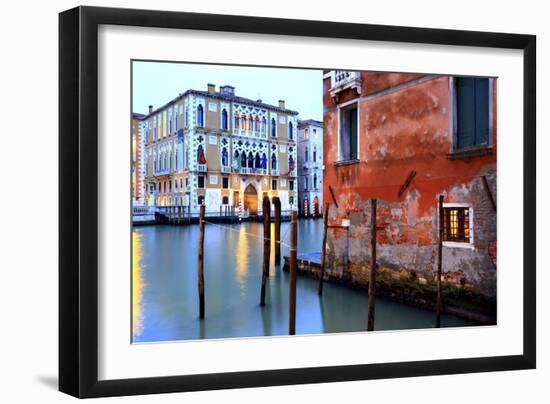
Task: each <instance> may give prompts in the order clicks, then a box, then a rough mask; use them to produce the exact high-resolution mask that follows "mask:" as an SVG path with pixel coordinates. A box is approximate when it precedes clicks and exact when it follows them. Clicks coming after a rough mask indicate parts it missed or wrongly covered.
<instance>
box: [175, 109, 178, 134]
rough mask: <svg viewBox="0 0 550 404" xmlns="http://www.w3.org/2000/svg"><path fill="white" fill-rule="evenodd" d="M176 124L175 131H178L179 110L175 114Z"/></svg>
mask: <svg viewBox="0 0 550 404" xmlns="http://www.w3.org/2000/svg"><path fill="white" fill-rule="evenodd" d="M174 126H175V128H174V131H176V132H177V131H178V113H177V112H176V113H175V114H174Z"/></svg>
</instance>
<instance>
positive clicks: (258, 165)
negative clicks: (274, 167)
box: [254, 153, 262, 168]
mask: <svg viewBox="0 0 550 404" xmlns="http://www.w3.org/2000/svg"><path fill="white" fill-rule="evenodd" d="M261 165H262V161H261V160H260V153H256V156H255V157H254V167H255V168H262V167H261Z"/></svg>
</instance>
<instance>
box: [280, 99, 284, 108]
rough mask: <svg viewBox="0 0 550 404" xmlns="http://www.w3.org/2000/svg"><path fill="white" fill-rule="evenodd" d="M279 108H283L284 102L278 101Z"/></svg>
mask: <svg viewBox="0 0 550 404" xmlns="http://www.w3.org/2000/svg"><path fill="white" fill-rule="evenodd" d="M279 108H283V109H284V108H285V100H279Z"/></svg>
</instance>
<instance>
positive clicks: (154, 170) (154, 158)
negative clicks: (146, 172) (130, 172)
mask: <svg viewBox="0 0 550 404" xmlns="http://www.w3.org/2000/svg"><path fill="white" fill-rule="evenodd" d="M157 171H158V170H157V158H156V157H153V172H155V173H156V172H157Z"/></svg>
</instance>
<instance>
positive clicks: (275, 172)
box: [270, 168, 280, 175]
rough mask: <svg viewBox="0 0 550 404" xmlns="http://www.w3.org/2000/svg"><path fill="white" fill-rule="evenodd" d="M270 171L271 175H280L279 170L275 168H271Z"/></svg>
mask: <svg viewBox="0 0 550 404" xmlns="http://www.w3.org/2000/svg"><path fill="white" fill-rule="evenodd" d="M270 173H271V175H280V174H279V170H275V169H273V168H272V169H271V171H270Z"/></svg>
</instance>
